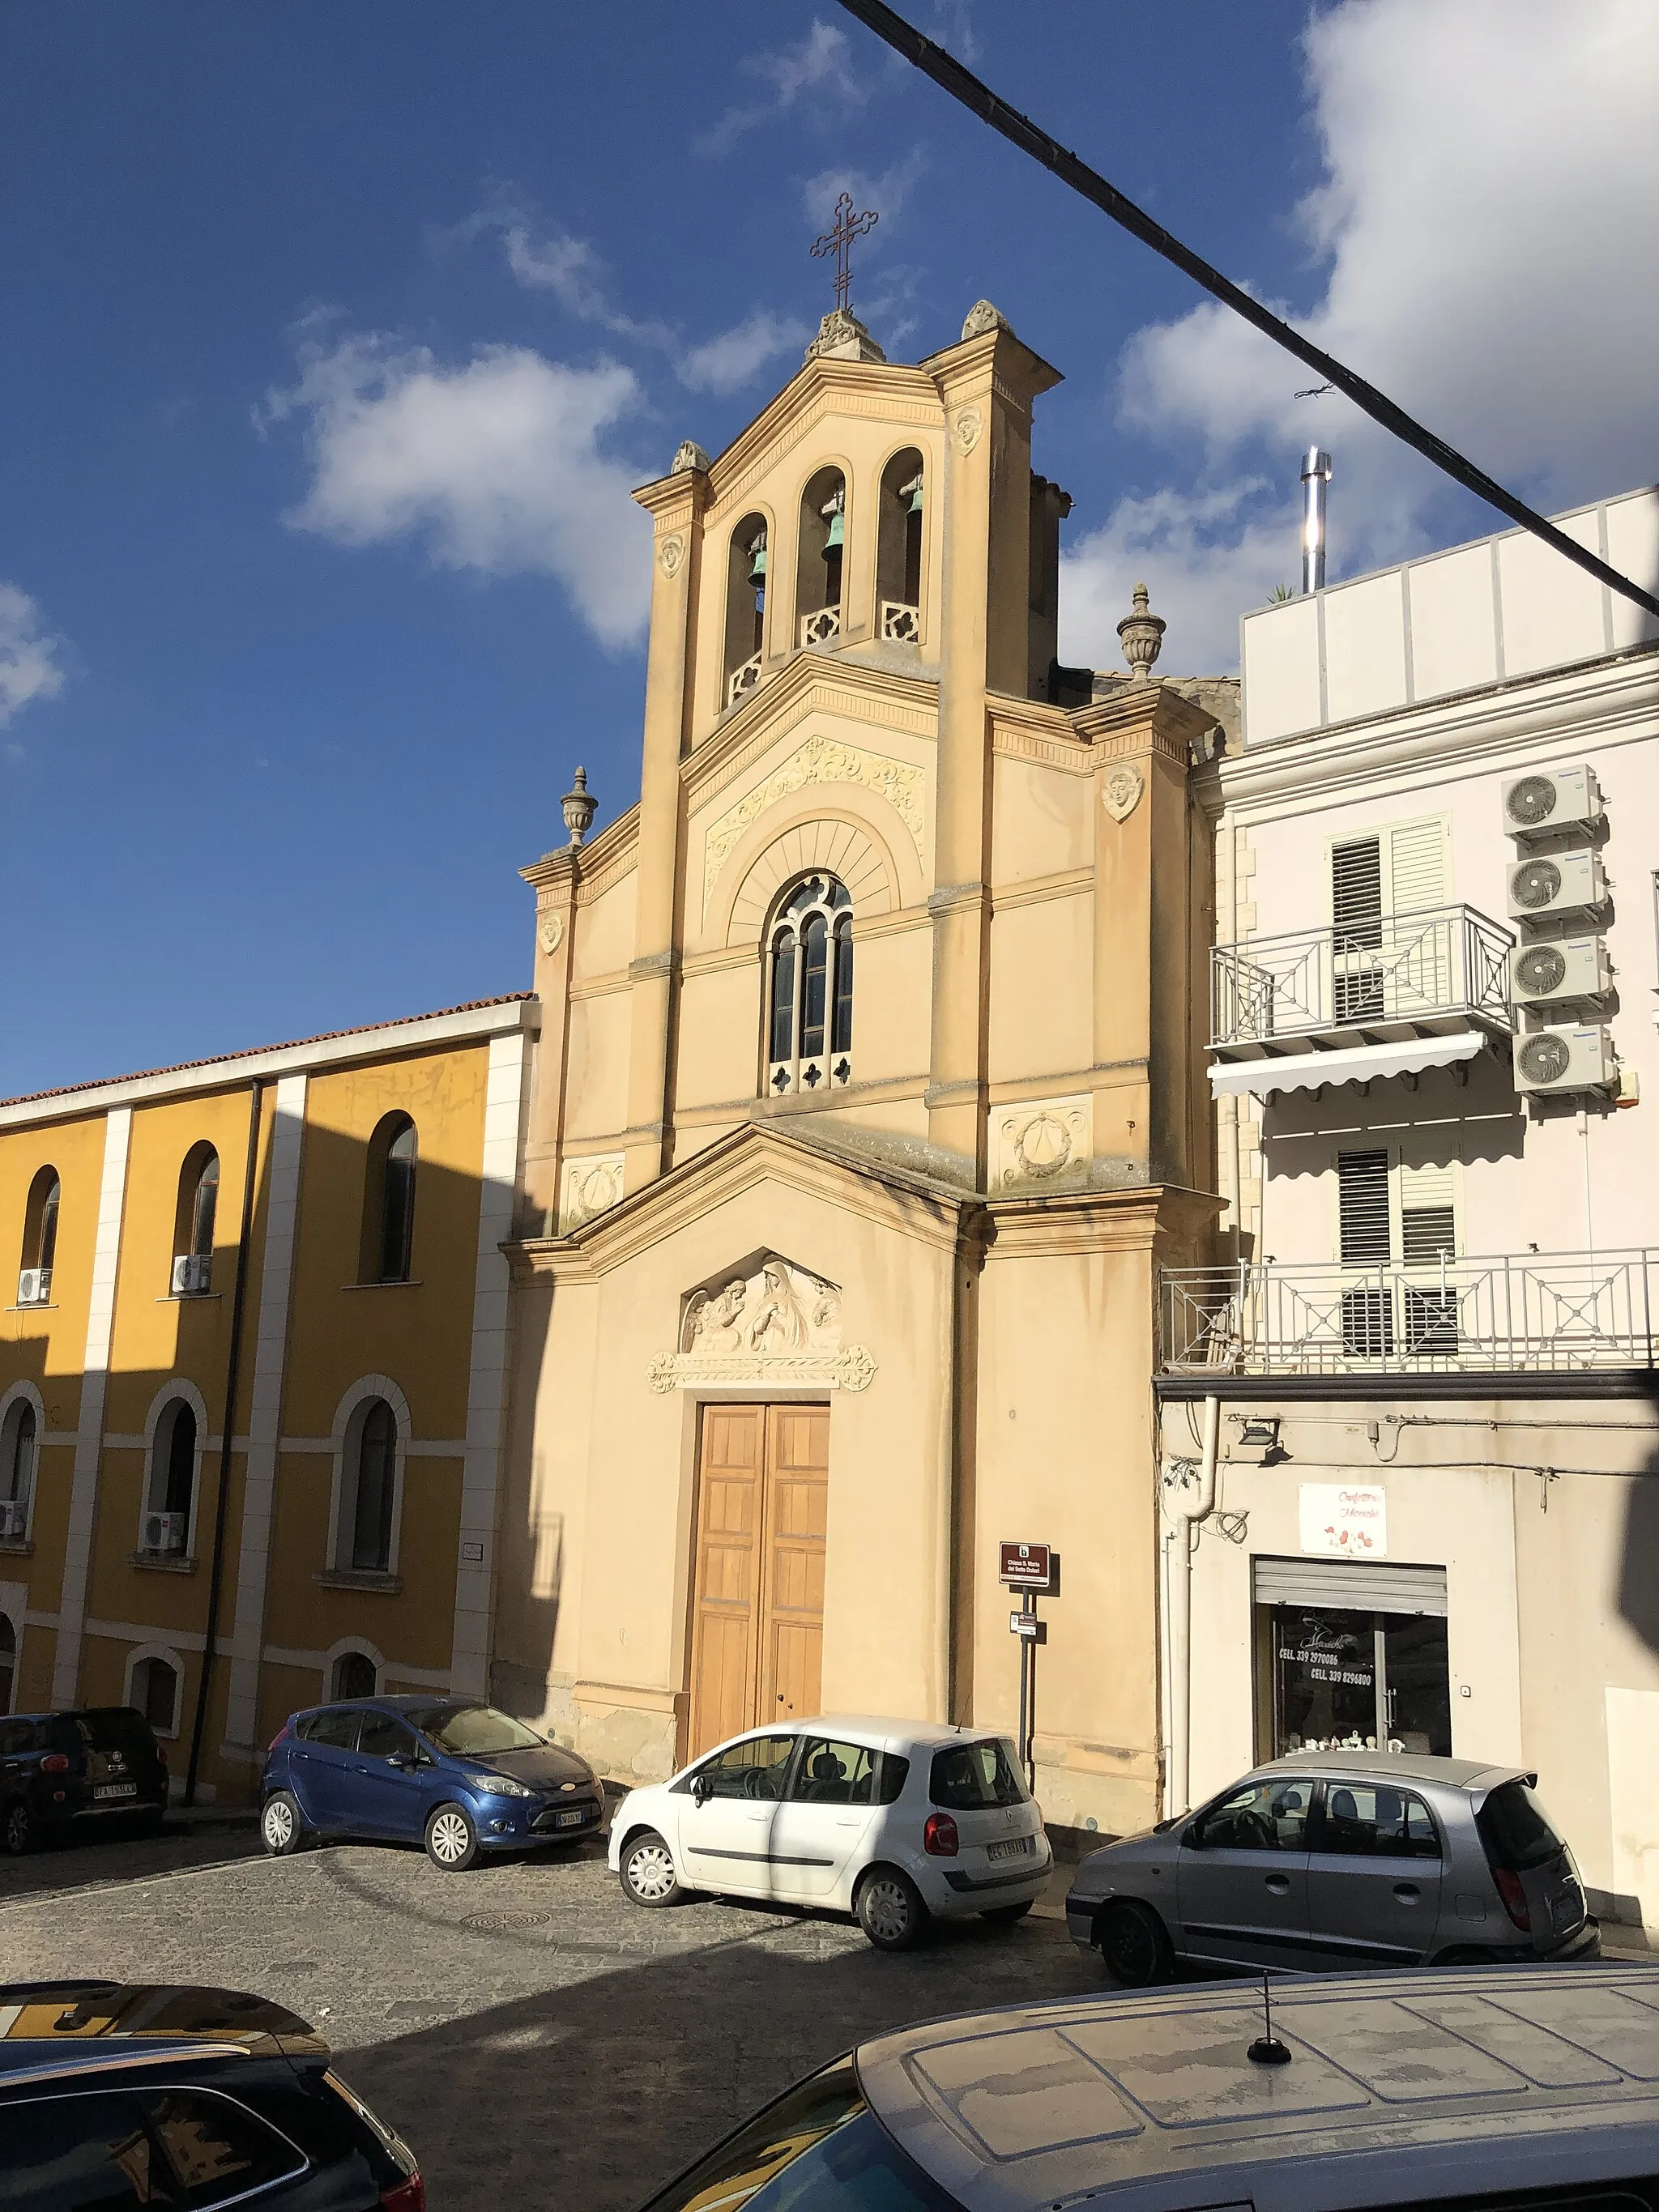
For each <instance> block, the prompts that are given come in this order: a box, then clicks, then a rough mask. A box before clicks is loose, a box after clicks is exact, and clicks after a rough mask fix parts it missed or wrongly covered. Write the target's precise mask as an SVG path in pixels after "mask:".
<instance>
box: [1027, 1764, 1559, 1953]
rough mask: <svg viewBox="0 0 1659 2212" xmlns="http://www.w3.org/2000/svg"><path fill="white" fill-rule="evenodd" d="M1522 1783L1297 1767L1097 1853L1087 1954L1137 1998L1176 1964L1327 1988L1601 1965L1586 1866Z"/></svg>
mask: <svg viewBox="0 0 1659 2212" xmlns="http://www.w3.org/2000/svg"><path fill="white" fill-rule="evenodd" d="M1537 1780H1538V1777H1537V1776H1536V1775H1535V1774H1528V1773H1527V1772H1526V1771H1524V1770H1523V1769H1522V1768H1521V1767H1517V1766H1488V1765H1481V1764H1480V1762H1479V1761H1478V1760H1474V1759H1428V1758H1414V1757H1411V1756H1398V1755H1395V1754H1394V1753H1388V1752H1375V1751H1370V1752H1367V1751H1299V1752H1296V1753H1292V1754H1291V1756H1290V1757H1289V1758H1287V1759H1274V1760H1273V1761H1272V1762H1271V1763H1270V1764H1269V1765H1266V1766H1258V1767H1256V1768H1255V1771H1253V1772H1251V1773H1249V1774H1247V1775H1245V1776H1244V1778H1243V1780H1242V1781H1239V1782H1235V1783H1234V1784H1232V1786H1231V1789H1227V1790H1223V1791H1222V1793H1221V1795H1220V1796H1218V1797H1215V1798H1212V1800H1211V1802H1209V1803H1208V1804H1207V1805H1203V1806H1200V1808H1199V1809H1198V1810H1197V1811H1196V1812H1195V1813H1189V1814H1182V1816H1181V1817H1180V1818H1179V1819H1177V1820H1162V1821H1160V1822H1159V1823H1158V1826H1157V1827H1156V1828H1152V1829H1150V1830H1148V1832H1146V1834H1145V1835H1140V1836H1127V1837H1125V1838H1124V1839H1123V1840H1122V1842H1121V1843H1116V1844H1108V1845H1107V1846H1106V1848H1105V1849H1104V1850H1098V1851H1092V1852H1091V1854H1090V1855H1089V1857H1087V1858H1086V1859H1085V1860H1084V1862H1083V1863H1082V1865H1081V1866H1080V1867H1079V1869H1078V1871H1077V1879H1076V1880H1075V1881H1073V1885H1072V1891H1071V1894H1070V1896H1069V1897H1068V1898H1067V1899H1066V1924H1067V1926H1068V1927H1069V1928H1070V1929H1071V1932H1072V1939H1073V1942H1076V1943H1079V1944H1080V1945H1082V1946H1083V1947H1084V1948H1085V1949H1087V1948H1091V1947H1092V1948H1097V1949H1098V1950H1099V1951H1100V1953H1101V1955H1102V1956H1103V1959H1104V1960H1105V1961H1106V1964H1107V1966H1109V1968H1110V1970H1111V1972H1112V1973H1113V1974H1114V1975H1115V1977H1116V1978H1117V1979H1118V1980H1119V1981H1120V1982H1124V1983H1127V1984H1129V1986H1130V1987H1131V1988H1136V1989H1139V1988H1141V1987H1143V1986H1144V1985H1145V1984H1147V1983H1149V1982H1161V1981H1167V1980H1168V1978H1169V1977H1170V1973H1171V1972H1173V1970H1174V1967H1175V1964H1176V1960H1192V1961H1194V1962H1200V1963H1202V1964H1204V1965H1206V1966H1246V1967H1255V1968H1261V1967H1273V1968H1276V1969H1279V1970H1280V1971H1285V1970H1289V1971H1291V1972H1300V1973H1310V1972H1311V1973H1327V1972H1340V1971H1342V1970H1343V1969H1344V1968H1353V1967H1357V1966H1366V1967H1380V1966H1474V1965H1478V1964H1482V1963H1485V1962H1486V1961H1494V1962H1511V1963H1513V1962H1516V1961H1519V1960H1539V1959H1563V1958H1571V1959H1583V1958H1594V1957H1595V1955H1596V1954H1597V1952H1598V1951H1599V1950H1600V1948H1601V1931H1600V1929H1599V1928H1598V1927H1597V1925H1596V1923H1595V1921H1594V1920H1593V1919H1592V1918H1591V1917H1589V1913H1588V1912H1587V1911H1586V1910H1585V1905H1584V1892H1583V1887H1582V1885H1581V1884H1580V1881H1579V1879H1578V1869H1577V1867H1576V1866H1575V1865H1574V1864H1573V1860H1572V1853H1571V1851H1570V1850H1568V1849H1567V1846H1566V1844H1565V1843H1564V1842H1563V1840H1562V1839H1561V1838H1560V1837H1559V1835H1558V1834H1557V1833H1556V1832H1555V1830H1554V1828H1553V1826H1551V1824H1550V1821H1549V1818H1548V1816H1547V1814H1546V1813H1545V1811H1544V1808H1543V1807H1542V1805H1541V1804H1540V1802H1539V1801H1538V1798H1537V1796H1536V1794H1535V1790H1534V1785H1535V1784H1536V1783H1537Z"/></svg>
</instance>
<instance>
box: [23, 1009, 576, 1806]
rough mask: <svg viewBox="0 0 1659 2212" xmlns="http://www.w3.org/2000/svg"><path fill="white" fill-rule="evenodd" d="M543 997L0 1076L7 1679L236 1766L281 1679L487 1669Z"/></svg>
mask: <svg viewBox="0 0 1659 2212" xmlns="http://www.w3.org/2000/svg"><path fill="white" fill-rule="evenodd" d="M536 1015H537V1008H536V1006H535V1002H534V1001H533V1000H531V999H528V998H527V997H526V996H524V995H522V994H520V995H516V996H513V997H512V998H507V999H501V1000H490V1001H489V1002H486V1003H484V1004H482V1005H478V1006H465V1007H459V1008H456V1009H454V1010H453V1011H451V1012H445V1013H440V1014H432V1015H428V1016H426V1017H424V1018H422V1019H419V1020H416V1021H409V1022H399V1023H395V1024H386V1025H383V1026H380V1027H376V1028H373V1029H367V1030H353V1031H349V1032H347V1033H345V1034H343V1035H340V1036H325V1037H315V1038H312V1039H309V1040H307V1041H306V1042H303V1043H299V1044H289V1045H279V1046H275V1047H272V1048H269V1049H267V1050H264V1051H260V1052H252V1053H247V1054H238V1055H235V1056H234V1057H231V1058H228V1059H224V1060H212V1061H206V1062H203V1063H200V1064H197V1065H195V1066H186V1067H176V1068H168V1069H164V1070H161V1071H160V1072H158V1073H152V1074H146V1075H139V1076H133V1077H130V1078H127V1079H125V1080H122V1081H118V1082H112V1083H100V1084H91V1085H80V1086H78V1087H76V1088H75V1089H72V1090H69V1091H56V1092H51V1093H48V1094H46V1096H44V1097H36V1098H25V1099H15V1100H12V1101H10V1102H9V1103H5V1104H3V1105H0V1238H5V1239H8V1240H9V1241H11V1242H12V1243H13V1249H15V1251H16V1254H17V1258H18V1272H17V1278H16V1288H17V1297H16V1299H15V1303H13V1304H10V1305H9V1308H8V1310H6V1312H5V1314H4V1317H3V1328H0V1710H5V1711H16V1710H21V1711H31V1710H38V1709H40V1708H41V1707H43V1706H46V1705H70V1704H74V1703H83V1704H89V1705H100V1704H111V1705H113V1704H131V1705H137V1706H138V1707H140V1709H141V1710H143V1711H144V1712H145V1713H146V1714H147V1715H148V1716H149V1719H150V1721H151V1723H152V1724H153V1725H154V1726H155V1729H156V1732H157V1734H158V1735H159V1736H160V1737H161V1740H162V1742H163V1745H164V1747H166V1748H167V1752H168V1757H169V1762H170V1764H171V1765H172V1768H173V1774H174V1777H175V1780H179V1781H181V1780H182V1779H183V1778H184V1777H185V1773H186V1772H187V1771H188V1770H189V1769H190V1767H191V1763H192V1750H193V1752H194V1759H195V1765H196V1767H197V1773H198V1776H199V1778H200V1787H199V1789H198V1792H197V1794H198V1795H204V1796H212V1795H214V1794H219V1795H221V1796H226V1797H241V1796H246V1795H247V1794H248V1792H249V1790H251V1788H252V1786H253V1784H254V1783H255V1782H256V1781H257V1776H258V1765H259V1763H260V1761H261V1760H262V1759H263V1747H264V1744H265V1742H266V1741H268V1739H269V1738H270V1735H273V1734H274V1733H275V1732H276V1729H277V1728H278V1727H280V1725H281V1723H282V1722H283V1718H284V1717H285V1716H286V1715H287V1714H288V1713H289V1712H290V1711H293V1710H294V1709H295V1707H296V1706H298V1705H306V1704H310V1703H314V1702H315V1701H316V1700H317V1699H319V1698H321V1697H324V1696H325V1695H328V1694H330V1693H331V1692H340V1693H350V1692H362V1691H365V1690H372V1689H374V1688H375V1687H387V1688H393V1689H401V1688H418V1687H424V1686H430V1687H434V1688H445V1687H451V1686H453V1687H458V1688H461V1689H465V1690H472V1691H477V1692H483V1690H484V1689H485V1687H486V1686H487V1676H488V1656H489V1617H490V1610H491V1587H492V1577H493V1575H494V1571H495V1558H494V1548H495V1547H494V1537H495V1525H496V1519H497V1510H498V1508H497V1498H496V1490H497V1469H498V1465H499V1459H500V1452H499V1444H500V1436H501V1415H502V1407H503V1402H504V1400H503V1389H504V1380H505V1375H506V1364H507V1296H508V1290H507V1273H506V1267H505V1263H504V1261H503V1260H502V1257H501V1249H500V1248H501V1242H502V1240H503V1238H505V1237H507V1235H508V1234H509V1232H510V1230H511V1227H512V1217H513V1187H514V1175H515V1170H516V1164H517V1159H518V1153H519V1147H520V1124H521V1119H522V1113H523V1105H524V1101H525V1098H526V1083H527V1077H528V1055H529V1052H530V1049H531V1045H532V1039H533V1036H534V1032H535V1023H536ZM210 1650H211V1653H212V1662H211V1664H208V1663H207V1654H208V1653H209V1651H210Z"/></svg>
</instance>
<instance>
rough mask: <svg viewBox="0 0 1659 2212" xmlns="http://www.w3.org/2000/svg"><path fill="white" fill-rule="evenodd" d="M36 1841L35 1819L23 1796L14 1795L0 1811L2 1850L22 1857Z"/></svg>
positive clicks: (0, 1846) (16, 1857) (13, 1855)
mask: <svg viewBox="0 0 1659 2212" xmlns="http://www.w3.org/2000/svg"><path fill="white" fill-rule="evenodd" d="M33 1841H34V1820H33V1816H32V1815H31V1814H30V1812H29V1808H28V1807H27V1805H26V1804H25V1803H24V1802H23V1801H22V1799H21V1797H14V1798H13V1799H12V1801H11V1802H10V1804H9V1805H8V1806H7V1808H6V1809H5V1811H4V1812H3V1813H0V1850H5V1851H9V1853H10V1854H11V1856H12V1857H13V1858H15V1859H18V1858H21V1857H22V1856H23V1854H24V1852H25V1851H26V1850H28V1848H29V1846H30V1845H31V1844H33Z"/></svg>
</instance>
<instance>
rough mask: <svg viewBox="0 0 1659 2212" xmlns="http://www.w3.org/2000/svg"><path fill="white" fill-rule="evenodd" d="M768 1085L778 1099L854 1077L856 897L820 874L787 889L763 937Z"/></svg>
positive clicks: (837, 1084)
mask: <svg viewBox="0 0 1659 2212" xmlns="http://www.w3.org/2000/svg"><path fill="white" fill-rule="evenodd" d="M766 970H767V972H766V999H765V1004H766V1031H767V1035H766V1055H767V1059H766V1089H767V1092H768V1094H769V1096H770V1097H775V1098H783V1097H789V1096H792V1095H793V1094H794V1093H795V1092H798V1091H805V1092H806V1093H807V1094H808V1095H809V1096H811V1095H813V1094H815V1093H816V1092H817V1091H834V1090H838V1089H840V1088H842V1086H843V1085H846V1084H848V1082H850V1081H851V1079H852V1074H853V1060H852V1053H853V902H852V899H851V898H850V896H848V890H847V887H846V885H845V884H842V882H840V881H839V879H838V878H836V877H835V876H831V875H827V874H824V873H823V872H818V873H815V874H813V875H811V876H808V877H806V878H805V880H804V881H802V882H799V883H797V884H793V885H792V886H791V887H790V888H789V889H788V890H786V891H785V892H784V894H783V896H782V897H781V899H780V901H779V902H778V904H777V906H776V908H775V910H774V919H773V921H772V923H771V926H770V927H769V930H768V933H767V939H766Z"/></svg>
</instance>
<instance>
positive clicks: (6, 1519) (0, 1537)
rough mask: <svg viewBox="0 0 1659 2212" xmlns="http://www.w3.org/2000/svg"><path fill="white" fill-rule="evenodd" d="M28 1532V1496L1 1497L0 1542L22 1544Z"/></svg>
mask: <svg viewBox="0 0 1659 2212" xmlns="http://www.w3.org/2000/svg"><path fill="white" fill-rule="evenodd" d="M28 1533H29V1502H28V1500H27V1498H0V1544H21V1542H22V1541H23V1539H24V1537H25V1536H27V1534H28Z"/></svg>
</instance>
